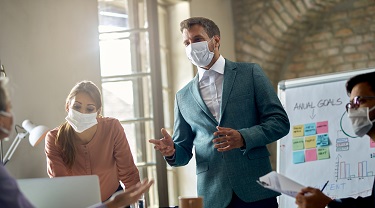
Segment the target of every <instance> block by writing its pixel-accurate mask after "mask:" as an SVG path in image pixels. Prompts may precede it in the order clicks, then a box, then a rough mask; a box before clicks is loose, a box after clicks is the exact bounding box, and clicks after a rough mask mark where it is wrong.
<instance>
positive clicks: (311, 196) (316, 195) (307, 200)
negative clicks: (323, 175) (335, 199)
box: [296, 181, 332, 208]
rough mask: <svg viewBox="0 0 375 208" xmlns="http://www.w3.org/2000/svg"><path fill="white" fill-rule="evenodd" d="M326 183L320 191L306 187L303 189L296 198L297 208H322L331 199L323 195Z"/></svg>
mask: <svg viewBox="0 0 375 208" xmlns="http://www.w3.org/2000/svg"><path fill="white" fill-rule="evenodd" d="M327 184H328V181H327V182H326V183H325V184H324V186H323V188H322V189H321V190H319V189H316V188H312V187H306V188H303V189H302V190H301V191H300V192H299V193H298V194H297V196H296V204H297V205H298V207H299V208H324V207H326V206H327V204H329V202H331V201H332V199H331V198H330V197H328V196H326V195H325V194H324V193H323V190H324V188H325V187H326V186H327Z"/></svg>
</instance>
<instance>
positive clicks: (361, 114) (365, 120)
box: [348, 106, 375, 137]
mask: <svg viewBox="0 0 375 208" xmlns="http://www.w3.org/2000/svg"><path fill="white" fill-rule="evenodd" d="M374 109H375V106H374V107H372V108H371V109H369V107H362V108H357V109H355V108H352V109H348V116H349V119H350V120H351V122H352V126H353V130H354V133H355V134H356V135H357V136H359V137H363V136H364V135H366V134H367V133H368V132H369V131H370V129H371V128H372V126H373V123H374V122H375V120H372V121H371V120H370V116H369V113H370V111H372V110H374Z"/></svg>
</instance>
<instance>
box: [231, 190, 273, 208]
mask: <svg viewBox="0 0 375 208" xmlns="http://www.w3.org/2000/svg"><path fill="white" fill-rule="evenodd" d="M278 207H279V205H278V204H277V199H276V197H273V198H268V199H263V200H260V201H256V202H244V201H242V200H241V199H240V198H238V196H237V195H236V194H235V193H234V192H233V194H232V200H231V201H230V203H229V205H228V206H227V208H278Z"/></svg>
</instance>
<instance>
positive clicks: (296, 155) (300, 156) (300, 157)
mask: <svg viewBox="0 0 375 208" xmlns="http://www.w3.org/2000/svg"><path fill="white" fill-rule="evenodd" d="M303 162H305V151H296V152H293V163H294V164H298V163H303Z"/></svg>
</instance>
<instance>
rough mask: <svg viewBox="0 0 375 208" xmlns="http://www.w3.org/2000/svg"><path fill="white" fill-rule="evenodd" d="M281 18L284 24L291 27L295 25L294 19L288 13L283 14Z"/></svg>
mask: <svg viewBox="0 0 375 208" xmlns="http://www.w3.org/2000/svg"><path fill="white" fill-rule="evenodd" d="M280 17H281V18H282V19H283V20H284V22H285V23H286V24H287V25H288V26H290V25H292V24H293V19H292V18H291V17H290V16H289V14H287V13H286V12H281V13H280Z"/></svg>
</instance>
